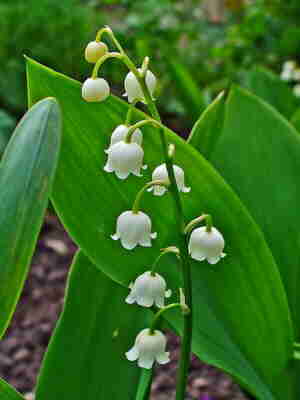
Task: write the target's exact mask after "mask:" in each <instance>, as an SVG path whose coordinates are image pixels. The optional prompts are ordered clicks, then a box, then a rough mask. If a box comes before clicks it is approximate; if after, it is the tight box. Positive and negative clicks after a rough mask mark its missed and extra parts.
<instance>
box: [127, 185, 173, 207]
mask: <svg viewBox="0 0 300 400" xmlns="http://www.w3.org/2000/svg"><path fill="white" fill-rule="evenodd" d="M155 185H160V186H165V187H168V186H169V183H168V182H166V181H163V180H161V179H157V180H155V181H150V182H148V183H146V185H145V186H143V187H142V189H141V190H140V191H139V192H138V194H137V195H136V198H135V200H134V203H133V206H132V212H133V213H134V214H137V213H138V212H139V210H140V202H141V198H142V197H143V194H144V193H145V191H146V190H147V189H149V188H150V187H152V186H155Z"/></svg>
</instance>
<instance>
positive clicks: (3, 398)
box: [0, 378, 24, 400]
mask: <svg viewBox="0 0 300 400" xmlns="http://www.w3.org/2000/svg"><path fill="white" fill-rule="evenodd" d="M0 400H24V398H23V397H22V396H21V395H20V393H18V392H17V391H16V390H15V389H14V388H13V387H12V386H10V385H9V384H8V383H7V382H5V380H3V379H1V378H0Z"/></svg>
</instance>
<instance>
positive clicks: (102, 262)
mask: <svg viewBox="0 0 300 400" xmlns="http://www.w3.org/2000/svg"><path fill="white" fill-rule="evenodd" d="M28 79H29V88H30V99H31V102H36V101H37V100H38V99H40V98H41V97H43V96H47V95H54V94H55V96H57V98H58V99H59V101H60V104H61V106H62V110H63V113H64V136H63V143H62V153H61V158H60V163H59V167H58V173H57V175H56V180H55V184H54V190H53V201H54V203H55V206H56V208H57V211H58V213H59V215H60V217H61V219H62V220H63V222H64V224H65V226H66V227H67V229H68V230H69V232H70V234H71V235H72V237H73V238H74V240H75V241H76V242H77V243H78V244H79V245H80V246H81V247H82V248H83V250H84V251H85V253H86V254H88V256H89V258H91V259H92V260H93V262H94V263H95V264H97V265H98V267H99V268H101V269H102V270H103V271H104V272H105V273H106V274H108V275H109V276H110V277H112V278H113V279H114V280H116V281H118V282H120V283H121V284H123V285H126V286H127V285H128V283H129V281H131V280H132V279H134V278H135V277H136V276H137V274H139V273H141V272H143V271H144V270H145V269H146V268H149V265H151V263H152V262H153V261H154V259H155V258H156V256H157V254H158V252H159V249H160V248H162V247H165V246H167V245H172V244H173V245H174V244H175V245H176V237H177V236H176V234H175V222H174V216H173V213H172V205H173V203H172V200H171V199H170V197H169V196H167V195H166V196H164V197H162V198H157V197H153V196H151V195H150V194H147V195H146V196H145V198H144V199H143V201H142V206H143V210H145V211H146V212H147V213H148V214H149V215H151V216H152V218H153V224H154V229H155V230H157V231H158V239H156V240H155V241H153V247H152V248H148V249H146V248H141V247H139V248H137V249H135V250H133V251H126V250H124V249H123V248H122V247H121V246H120V244H119V243H118V242H114V241H113V240H111V239H110V234H111V233H113V232H114V230H115V221H116V218H117V216H118V215H119V214H120V213H121V212H122V211H124V210H126V209H129V207H131V205H132V202H133V200H134V197H135V194H136V192H137V190H138V189H139V188H141V186H142V185H143V184H144V183H145V182H146V181H149V179H150V176H151V170H152V169H153V168H154V166H156V165H157V164H158V163H161V162H162V156H161V148H160V142H159V138H158V135H157V131H156V130H155V129H153V128H149V127H148V128H145V129H144V148H145V154H146V155H145V158H146V163H147V164H148V165H149V169H148V171H147V172H145V173H144V177H143V178H136V177H130V178H129V179H128V180H126V181H125V182H124V181H120V180H118V179H117V178H116V177H115V176H114V175H112V174H107V173H104V172H103V165H104V163H105V153H104V151H103V150H104V149H105V148H106V147H107V145H108V142H109V136H110V133H111V132H112V130H113V128H114V127H115V126H116V125H117V124H119V123H121V122H122V121H123V120H124V117H125V114H126V111H127V104H125V103H124V102H122V101H120V100H118V99H116V98H114V97H112V96H111V97H110V98H109V99H108V100H107V101H105V102H103V103H100V104H88V103H86V102H84V101H83V100H82V99H81V94H80V85H79V83H78V82H76V81H73V80H71V79H69V78H67V77H65V76H63V75H61V74H58V73H56V72H54V71H51V70H49V69H48V68H45V67H43V66H41V65H40V64H38V63H36V62H34V61H29V62H28ZM136 116H137V117H139V118H141V117H143V116H142V114H141V113H140V112H136ZM168 140H169V141H171V142H173V143H175V144H176V163H178V164H179V165H181V166H182V167H184V169H185V171H186V175H187V179H188V184H190V185H191V186H192V191H191V193H190V194H189V195H183V199H184V208H185V212H186V217H187V220H190V219H191V218H193V217H195V216H197V215H199V214H200V213H202V212H203V211H208V212H211V213H212V214H213V216H214V220H215V224H216V226H217V227H218V228H219V229H221V230H222V232H223V233H224V235H225V238H226V243H227V246H226V251H227V253H228V256H227V258H226V259H224V260H223V261H222V262H220V263H219V264H218V265H217V266H216V267H215V268H214V269H213V268H212V267H210V266H208V265H207V264H205V263H197V262H192V274H193V292H194V297H195V311H194V337H193V349H194V351H195V353H196V354H198V355H199V356H200V357H201V358H202V359H203V360H205V361H207V362H209V363H211V364H214V365H217V366H219V367H221V368H223V369H225V370H226V371H228V372H229V373H231V374H233V375H234V376H235V377H236V378H237V379H239V381H241V382H242V383H243V384H244V385H245V386H246V387H248V389H249V390H251V391H252V392H253V393H255V394H256V396H257V397H258V398H260V399H263V400H266V399H270V400H271V399H275V398H278V399H279V398H280V397H281V394H282V393H283V392H284V394H285V396H286V397H287V398H290V397H289V393H288V392H289V387H288V382H287V381H286V380H285V377H284V375H285V369H286V366H287V363H288V361H289V359H290V356H291V340H292V333H291V325H290V319H289V311H288V307H287V303H286V298H285V294H284V291H283V287H282V284H281V280H280V277H279V274H278V270H277V267H276V265H275V263H274V260H273V257H272V255H271V253H270V251H269V249H268V247H267V246H266V244H265V241H264V239H263V236H262V234H261V232H260V231H259V229H258V227H257V226H256V224H255V223H254V221H253V220H252V219H251V217H250V216H249V214H248V212H247V211H246V209H245V207H244V206H243V205H242V204H241V202H240V201H239V199H238V198H237V196H236V195H235V194H234V193H233V192H232V190H231V189H230V188H229V186H228V185H227V184H226V183H225V182H224V181H223V180H222V178H221V177H220V176H219V175H218V174H217V173H216V171H215V170H214V169H213V168H212V167H211V166H210V165H209V164H208V163H207V162H206V161H205V160H204V159H203V158H202V157H201V156H200V154H199V153H198V152H197V151H196V150H195V149H193V147H192V146H189V145H187V144H186V143H185V142H184V141H183V140H182V139H180V138H179V137H177V136H176V135H175V134H173V133H172V132H170V131H169V132H168ZM160 265H161V273H162V274H163V275H164V276H165V277H166V278H167V281H168V283H169V285H170V286H171V288H172V289H173V291H174V292H175V293H176V292H177V289H178V286H179V285H181V281H180V278H179V272H178V268H177V267H176V265H175V263H174V256H173V257H172V256H169V258H167V257H166V259H165V260H164V261H162V262H161V264H160ZM169 321H171V324H173V326H174V327H175V328H176V329H177V330H180V329H181V318H180V315H179V314H178V313H176V312H174V313H173V314H172V315H171V313H170V318H169ZM274 349H276V352H274ZM279 375H280V376H281V377H282V378H281V379H280V380H279V379H277V378H278V376H279Z"/></svg>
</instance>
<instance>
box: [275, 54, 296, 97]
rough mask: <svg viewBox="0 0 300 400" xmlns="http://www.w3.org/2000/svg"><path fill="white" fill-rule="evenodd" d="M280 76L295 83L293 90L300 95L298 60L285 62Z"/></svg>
mask: <svg viewBox="0 0 300 400" xmlns="http://www.w3.org/2000/svg"><path fill="white" fill-rule="evenodd" d="M280 78H281V79H282V80H283V81H285V82H292V83H294V86H293V92H294V95H295V96H296V97H300V83H297V82H300V68H299V67H298V65H297V63H296V61H293V60H289V61H286V62H285V63H283V65H282V70H281V74H280Z"/></svg>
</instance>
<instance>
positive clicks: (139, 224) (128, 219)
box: [111, 211, 157, 250]
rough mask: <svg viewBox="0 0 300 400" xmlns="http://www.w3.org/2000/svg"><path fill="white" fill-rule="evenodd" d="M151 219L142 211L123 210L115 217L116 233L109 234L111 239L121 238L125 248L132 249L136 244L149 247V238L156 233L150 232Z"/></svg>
mask: <svg viewBox="0 0 300 400" xmlns="http://www.w3.org/2000/svg"><path fill="white" fill-rule="evenodd" d="M151 225H152V224H151V219H150V218H149V217H148V215H147V214H145V213H143V212H142V211H138V212H137V213H134V212H133V211H124V212H123V213H122V214H121V215H120V216H119V217H118V219H117V228H116V233H115V234H114V235H112V236H111V238H112V239H113V240H119V239H120V240H121V244H122V246H123V247H124V248H125V249H127V250H132V249H134V248H135V247H136V246H137V245H138V244H139V245H140V246H143V247H151V239H155V238H156V237H157V233H156V232H154V233H151Z"/></svg>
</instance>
